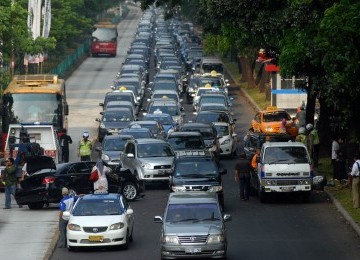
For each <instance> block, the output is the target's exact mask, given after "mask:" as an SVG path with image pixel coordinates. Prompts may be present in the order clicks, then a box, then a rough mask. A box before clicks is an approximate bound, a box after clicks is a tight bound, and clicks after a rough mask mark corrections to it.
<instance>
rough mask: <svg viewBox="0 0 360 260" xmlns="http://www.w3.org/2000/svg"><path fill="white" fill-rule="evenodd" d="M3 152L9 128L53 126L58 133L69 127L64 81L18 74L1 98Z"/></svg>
mask: <svg viewBox="0 0 360 260" xmlns="http://www.w3.org/2000/svg"><path fill="white" fill-rule="evenodd" d="M1 112H2V113H1V116H2V136H1V138H2V139H1V140H2V142H1V151H4V148H5V141H6V139H7V135H8V131H9V125H10V124H21V125H52V126H53V128H54V130H55V131H59V130H61V129H64V128H65V129H66V128H67V116H68V115H69V107H68V104H67V101H66V91H65V81H64V80H63V79H59V78H58V76H57V75H54V74H38V75H16V76H14V78H13V80H12V81H11V82H10V83H9V85H8V86H7V88H6V89H5V90H4V92H3V96H2V111H1Z"/></svg>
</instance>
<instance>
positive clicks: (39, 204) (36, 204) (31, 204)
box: [28, 202, 44, 209]
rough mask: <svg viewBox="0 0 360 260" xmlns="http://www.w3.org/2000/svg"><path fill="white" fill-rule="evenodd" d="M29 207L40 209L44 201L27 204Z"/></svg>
mask: <svg viewBox="0 0 360 260" xmlns="http://www.w3.org/2000/svg"><path fill="white" fill-rule="evenodd" d="M28 207H29V209H42V208H43V207H44V202H34V203H29V204H28Z"/></svg>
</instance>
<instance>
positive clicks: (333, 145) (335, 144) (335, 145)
mask: <svg viewBox="0 0 360 260" xmlns="http://www.w3.org/2000/svg"><path fill="white" fill-rule="evenodd" d="M331 139H332V143H331V164H332V166H333V179H334V180H335V179H336V167H335V165H336V160H337V157H338V151H339V148H340V145H339V142H338V140H339V138H336V137H334V136H333V137H332V138H331Z"/></svg>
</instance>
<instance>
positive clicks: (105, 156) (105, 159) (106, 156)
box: [101, 153, 110, 161]
mask: <svg viewBox="0 0 360 260" xmlns="http://www.w3.org/2000/svg"><path fill="white" fill-rule="evenodd" d="M101 160H104V161H109V160H110V157H109V156H108V155H106V154H104V153H103V154H101Z"/></svg>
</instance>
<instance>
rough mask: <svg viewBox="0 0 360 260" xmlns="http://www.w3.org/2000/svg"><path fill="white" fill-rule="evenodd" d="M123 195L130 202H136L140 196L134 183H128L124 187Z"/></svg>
mask: <svg viewBox="0 0 360 260" xmlns="http://www.w3.org/2000/svg"><path fill="white" fill-rule="evenodd" d="M122 194H123V195H124V197H125V198H126V199H127V200H129V201H132V200H135V199H136V197H137V195H138V191H137V188H136V185H135V184H134V183H132V182H126V183H125V184H124V186H123V189H122Z"/></svg>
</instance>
